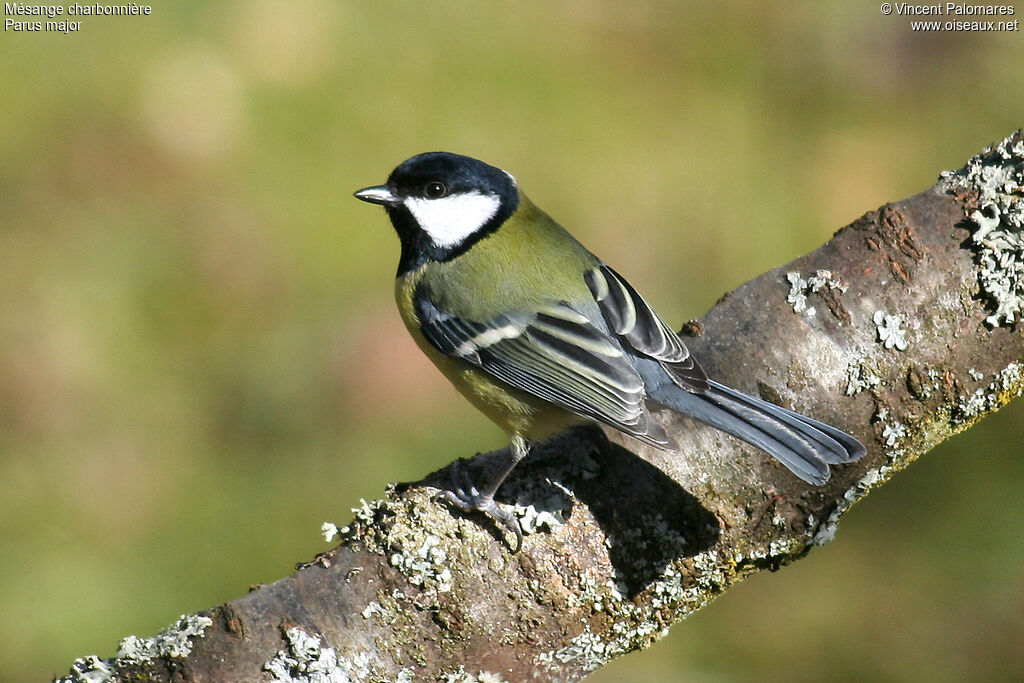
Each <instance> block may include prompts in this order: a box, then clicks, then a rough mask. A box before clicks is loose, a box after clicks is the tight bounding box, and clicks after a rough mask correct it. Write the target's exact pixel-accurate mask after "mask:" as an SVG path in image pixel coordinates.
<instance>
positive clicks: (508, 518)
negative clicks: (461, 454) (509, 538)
mask: <svg viewBox="0 0 1024 683" xmlns="http://www.w3.org/2000/svg"><path fill="white" fill-rule="evenodd" d="M452 484H453V488H454V490H453V491H445V492H444V499H445V501H446V502H448V503H450V504H451V505H453V506H455V507H457V508H458V509H460V510H462V511H463V512H482V513H484V514H485V515H487V516H488V517H490V518H491V519H492V520H494V521H495V522H497V523H498V524H499V525H501V526H502V527H504V528H505V529H506V530H507V531H511V532H512V533H513V534H515V537H516V544H515V546H514V547H513V548H512V553H513V554H515V553H518V552H519V550H520V549H521V548H522V547H523V529H522V526H521V525H520V524H519V519H518V518H517V517H516V516H515V515H514V514H512V513H511V512H509V511H508V510H507V509H505V508H504V507H502V506H501V505H499V504H498V503H496V502H495V500H494V495H493V494H490V493H480V490H479V489H477V487H476V485H475V484H474V483H473V481H472V480H471V479H470V477H469V475H468V474H466V472H465V471H464V470H463V469H462V468H461V467H459V463H455V464H454V465H452Z"/></svg>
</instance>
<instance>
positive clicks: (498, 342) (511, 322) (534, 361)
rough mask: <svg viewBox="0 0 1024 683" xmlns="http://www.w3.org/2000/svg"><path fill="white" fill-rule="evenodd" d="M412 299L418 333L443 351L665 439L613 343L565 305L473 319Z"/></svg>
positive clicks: (648, 437) (569, 405)
mask: <svg viewBox="0 0 1024 683" xmlns="http://www.w3.org/2000/svg"><path fill="white" fill-rule="evenodd" d="M413 300H414V302H415V303H414V306H415V308H416V314H417V316H418V317H419V321H420V328H421V330H422V331H423V334H424V336H425V337H426V338H427V340H428V341H429V342H430V343H431V344H432V345H433V346H434V347H435V348H436V349H437V350H438V351H440V352H441V353H443V354H445V355H446V356H450V357H453V358H460V359H462V360H464V361H467V362H469V363H471V364H473V365H476V366H477V367H480V368H482V369H484V370H486V371H487V372H489V373H490V374H491V375H493V376H494V377H497V378H498V379H500V380H502V381H504V382H506V383H508V384H510V385H512V386H514V387H516V388H517V389H521V390H523V391H526V392H528V393H530V394H533V395H534V396H537V397H539V398H542V399H544V400H546V401H550V402H551V403H554V404H556V405H559V406H561V407H563V408H566V409H567V410H570V411H572V412H574V413H576V414H578V415H582V416H584V417H589V418H592V419H595V420H598V421H600V422H604V423H605V424H608V425H611V426H612V427H615V428H616V429H619V430H621V431H623V432H625V433H627V434H630V435H632V436H634V437H636V438H638V439H641V440H643V441H646V442H647V443H651V444H653V445H656V446H661V447H664V446H666V445H668V444H670V443H671V439H670V438H669V436H668V435H667V434H666V433H665V431H664V429H662V428H661V426H660V425H658V424H657V423H656V422H655V421H654V420H653V419H651V417H650V414H649V413H648V411H647V408H646V406H645V405H644V399H645V392H644V383H643V380H642V379H641V377H640V375H639V374H638V373H637V371H636V369H635V368H634V367H633V364H632V363H631V362H630V360H629V358H628V357H627V355H626V353H625V352H624V351H623V349H622V347H621V345H620V344H619V343H618V342H617V341H616V340H614V339H612V338H611V337H609V336H608V335H607V334H605V333H604V332H602V331H601V330H599V329H598V328H597V327H595V326H594V325H593V324H592V323H591V322H590V320H589V319H588V318H587V317H586V316H585V315H583V314H581V313H579V312H578V311H576V310H574V309H573V308H571V307H570V306H569V305H568V304H565V303H553V304H550V305H548V306H545V307H544V308H543V309H542V310H539V311H537V312H510V313H506V314H502V315H499V316H497V317H495V318H494V319H492V320H487V321H476V320H467V319H465V318H462V317H459V316H457V315H454V314H452V313H450V312H447V311H444V310H442V309H441V308H439V307H438V306H437V305H435V304H434V303H433V301H431V299H430V296H429V293H428V292H426V291H424V290H423V289H420V290H418V291H417V292H416V295H415V296H414V297H413Z"/></svg>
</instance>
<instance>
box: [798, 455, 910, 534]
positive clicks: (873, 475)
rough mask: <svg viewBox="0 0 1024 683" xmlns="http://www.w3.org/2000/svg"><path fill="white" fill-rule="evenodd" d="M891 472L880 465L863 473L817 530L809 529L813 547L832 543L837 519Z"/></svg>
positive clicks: (891, 470)
mask: <svg viewBox="0 0 1024 683" xmlns="http://www.w3.org/2000/svg"><path fill="white" fill-rule="evenodd" d="M892 472H893V468H892V467H890V466H888V465H882V466H881V467H878V468H874V469H870V470H868V471H867V472H865V473H864V476H863V477H861V478H860V479H859V480H857V481H856V482H854V484H853V486H851V487H850V488H848V489H847V490H846V491H845V492H844V493H843V497H842V499H841V500H840V501H839V504H838V505H836V509H835V510H833V511H832V512H831V514H829V516H828V518H827V519H826V520H825V521H824V522H822V523H821V524H820V525H819V526H818V527H817V528H814V527H813V526H811V527H810V530H809V532H808V533H809V535H810V541H811V543H813V544H814V545H825V544H826V543H829V542H830V541H832V540H833V539H834V538H835V537H836V531H837V530H838V529H839V518H840V517H842V516H843V514H844V513H845V512H846V511H847V510H849V509H850V507H852V506H853V504H854V503H856V502H857V501H858V500H860V499H861V498H863V497H864V496H866V495H867V494H868V492H869V491H871V489H873V488H874V487H875V486H878V485H879V484H881V483H882V482H884V481H886V480H887V479H889V477H891V476H892ZM808 521H810V520H808Z"/></svg>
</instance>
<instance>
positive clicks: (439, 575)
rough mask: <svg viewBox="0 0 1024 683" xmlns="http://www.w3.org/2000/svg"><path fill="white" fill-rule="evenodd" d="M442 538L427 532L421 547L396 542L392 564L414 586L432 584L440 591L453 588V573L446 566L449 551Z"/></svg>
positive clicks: (391, 559) (443, 591)
mask: <svg viewBox="0 0 1024 683" xmlns="http://www.w3.org/2000/svg"><path fill="white" fill-rule="evenodd" d="M440 544H441V539H440V538H438V537H437V536H434V535H433V534H427V536H426V538H424V539H423V541H422V543H420V544H419V547H413V548H409V547H407V546H406V545H405V544H404V543H398V544H396V552H394V553H392V554H391V558H390V564H391V566H392V567H396V568H397V569H398V570H399V571H401V572H402V573H403V574H405V575H406V577H408V579H409V583H411V584H412V585H414V586H420V587H422V586H426V585H428V584H432V585H433V586H434V587H435V588H436V589H437V591H438V592H441V593H445V592H447V591H450V590H451V589H452V584H451V581H452V573H451V570H449V569H448V567H447V566H445V563H446V561H447V559H448V553H447V552H445V550H444V548H442V547H441V545H440Z"/></svg>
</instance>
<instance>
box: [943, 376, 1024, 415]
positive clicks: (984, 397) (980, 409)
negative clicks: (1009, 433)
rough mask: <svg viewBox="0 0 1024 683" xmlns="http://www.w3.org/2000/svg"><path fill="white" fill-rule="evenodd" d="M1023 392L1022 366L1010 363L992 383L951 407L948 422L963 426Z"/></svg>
mask: <svg viewBox="0 0 1024 683" xmlns="http://www.w3.org/2000/svg"><path fill="white" fill-rule="evenodd" d="M1022 391H1024V365H1022V364H1021V363H1010V364H1009V365H1007V366H1006V367H1005V368H1003V369H1002V370H1000V371H999V372H997V373H996V374H995V376H994V377H993V379H992V381H991V382H990V383H989V384H988V385H987V386H984V387H981V388H980V389H977V390H975V391H974V392H972V393H971V394H969V395H968V396H967V397H965V398H963V399H962V400H961V401H959V402H958V403H957V404H956V405H954V406H953V411H952V415H951V416H950V420H951V422H952V423H953V424H954V425H957V426H959V425H965V424H967V423H970V422H972V421H973V420H975V419H977V418H978V417H981V416H982V415H985V414H986V413H989V412H991V411H993V410H997V409H999V408H1001V407H1002V406H1003V405H1005V404H1006V403H1007V402H1008V401H1009V400H1010V399H1011V398H1015V397H1017V396H1020V395H1021V392H1022Z"/></svg>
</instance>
